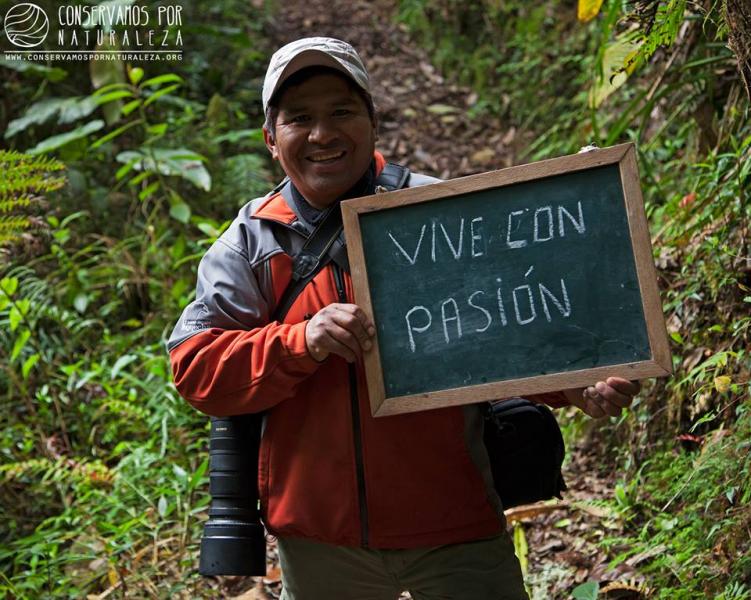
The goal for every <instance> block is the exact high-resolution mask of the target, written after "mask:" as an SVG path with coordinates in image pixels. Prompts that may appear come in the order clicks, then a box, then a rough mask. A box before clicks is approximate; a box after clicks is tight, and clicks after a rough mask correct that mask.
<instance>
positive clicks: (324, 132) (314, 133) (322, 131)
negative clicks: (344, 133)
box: [308, 119, 336, 145]
mask: <svg viewBox="0 0 751 600" xmlns="http://www.w3.org/2000/svg"><path fill="white" fill-rule="evenodd" d="M335 138H336V127H334V126H333V124H332V123H331V121H330V120H329V119H316V121H315V122H314V123H313V126H312V127H311V128H310V133H309V134H308V141H309V142H310V143H312V144H321V145H325V144H328V143H330V142H331V141H333V140H334V139H335Z"/></svg>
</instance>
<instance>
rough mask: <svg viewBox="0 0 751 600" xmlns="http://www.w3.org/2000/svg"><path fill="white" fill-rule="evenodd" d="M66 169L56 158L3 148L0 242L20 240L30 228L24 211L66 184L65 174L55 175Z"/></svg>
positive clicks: (0, 159)
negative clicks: (22, 234) (23, 233)
mask: <svg viewBox="0 0 751 600" xmlns="http://www.w3.org/2000/svg"><path fill="white" fill-rule="evenodd" d="M64 169H65V165H64V164H63V163H62V162H60V161H59V160H57V159H54V158H50V157H47V156H31V155H29V154H23V153H21V152H17V151H15V150H0V245H3V246H5V245H8V244H10V243H13V242H15V241H17V240H18V239H20V234H21V232H23V231H25V230H27V229H29V228H30V227H31V225H32V224H33V223H32V219H31V218H30V217H29V216H28V215H27V214H24V212H28V210H26V209H28V208H29V207H30V206H31V205H32V204H34V203H35V201H41V200H43V195H44V194H47V193H50V192H52V191H54V190H57V189H60V188H61V187H63V185H65V177H63V176H61V175H56V173H58V172H60V171H62V170H64Z"/></svg>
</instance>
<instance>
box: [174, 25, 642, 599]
mask: <svg viewBox="0 0 751 600" xmlns="http://www.w3.org/2000/svg"><path fill="white" fill-rule="evenodd" d="M263 106H264V111H265V114H266V124H265V126H264V137H265V140H266V145H267V146H268V148H269V151H270V152H271V155H272V157H273V158H274V159H275V160H278V161H279V163H280V164H281V166H282V168H283V169H284V171H285V173H286V174H287V175H288V180H287V181H286V182H285V183H284V185H282V186H280V187H279V188H278V189H277V190H274V191H272V192H270V193H269V194H268V195H267V196H265V197H263V198H258V199H256V200H253V201H251V202H249V203H248V204H246V205H245V206H244V207H243V208H242V209H241V210H240V213H239V215H238V216H237V218H236V219H235V220H234V221H233V223H232V225H231V226H230V227H229V229H228V230H227V231H226V232H225V233H224V234H223V235H222V236H221V237H220V238H219V240H217V242H216V243H215V244H214V245H213V246H212V247H211V248H210V249H209V251H208V252H207V253H206V255H205V256H204V258H203V259H202V261H201V264H200V266H199V272H198V286H197V289H196V299H195V301H194V302H193V303H191V304H190V305H189V306H188V307H187V308H186V309H185V311H184V313H183V315H182V317H181V318H180V320H179V321H178V323H177V325H176V327H175V330H174V332H173V334H172V337H171V338H170V341H169V349H170V356H171V360H172V368H173V374H174V379H175V383H176V385H177V388H178V390H179V391H180V393H181V394H182V395H183V396H184V397H185V398H186V399H187V400H188V401H189V402H190V403H191V404H192V405H193V406H195V407H196V408H198V409H199V410H201V411H203V412H205V413H207V414H210V415H217V416H224V415H238V414H245V413H254V412H260V411H265V414H266V420H265V426H264V430H263V436H262V440H261V449H260V460H259V481H258V485H259V492H260V498H261V510H262V514H263V519H264V523H265V525H266V527H267V528H268V530H269V531H270V532H271V533H272V534H274V535H276V536H277V539H278V546H279V553H280V559H281V563H282V564H281V566H282V581H283V586H284V591H283V594H282V598H285V599H287V600H300V599H302V600H318V599H321V600H323V599H326V600H329V599H336V600H348V599H352V600H355V599H357V600H370V599H372V600H380V599H383V600H386V599H388V600H394V599H395V598H397V597H398V595H399V593H400V592H401V591H402V590H409V591H410V592H411V594H412V596H413V597H414V598H415V599H424V600H432V599H438V598H442V599H446V598H449V599H457V600H463V599H472V600H490V599H493V600H498V599H510V600H521V599H524V598H526V597H527V596H526V593H525V591H524V585H523V581H522V577H521V571H520V568H519V563H518V561H517V560H516V558H515V556H514V552H513V546H512V543H511V541H510V539H509V537H508V535H507V533H506V527H505V522H504V518H503V507H502V506H501V503H500V500H499V498H498V495H497V494H496V492H495V490H494V487H493V481H492V476H491V474H490V468H489V463H488V455H487V451H486V450H485V447H484V445H483V441H482V440H483V436H482V430H483V421H482V415H481V409H480V407H479V406H478V405H470V406H460V407H450V408H444V409H439V410H432V411H427V412H421V413H412V414H406V415H396V416H391V417H386V418H379V419H374V418H373V417H371V415H370V409H369V401H368V397H367V387H366V384H365V377H364V370H363V365H362V360H361V359H362V355H363V353H364V352H367V351H368V350H369V349H370V348H371V346H372V343H373V335H374V333H375V329H374V326H373V323H372V322H371V321H370V319H369V318H368V317H367V316H366V315H365V313H364V312H363V311H362V310H361V309H360V308H359V307H358V306H356V305H355V304H354V303H353V300H352V299H353V291H352V284H351V280H350V277H349V274H348V273H347V263H346V254H345V252H344V245H345V241H344V240H343V239H342V236H341V235H340V236H339V238H338V239H337V240H335V241H334V242H333V244H332V246H331V250H330V254H331V256H332V258H333V260H332V261H331V262H329V263H328V264H327V265H326V266H325V268H323V269H321V270H320V271H319V272H318V273H317V275H315V277H314V278H313V279H312V280H311V281H310V282H309V283H308V284H307V285H306V286H305V287H304V289H302V291H301V293H300V294H299V295H298V296H297V297H296V299H295V301H294V303H293V304H292V305H291V307H290V309H289V311H288V312H287V313H286V315H283V316H282V317H279V318H276V317H275V316H274V313H275V311H276V310H277V308H278V304H279V303H280V301H281V299H282V298H283V296H284V292H285V290H286V289H287V287H288V285H289V283H290V280H291V278H292V272H293V259H292V258H291V256H290V254H291V255H296V254H297V253H298V252H299V251H300V249H301V247H302V246H303V243H304V241H305V239H306V238H307V237H308V236H310V235H311V232H312V231H313V230H314V229H315V228H316V227H317V226H318V225H319V224H320V223H321V221H325V220H326V219H327V218H328V217H327V215H328V213H329V209H330V210H335V211H338V210H339V208H338V206H337V203H338V202H339V201H340V200H342V199H344V198H351V197H357V196H364V195H369V194H373V193H374V192H375V191H376V189H377V187H378V186H380V185H382V184H383V183H384V181H385V180H384V177H385V176H386V172H387V167H386V162H385V160H384V158H383V156H382V155H381V154H380V153H378V152H377V151H375V141H376V128H377V121H376V117H375V111H374V108H373V101H372V99H371V95H370V82H369V79H368V75H367V73H366V71H365V68H364V66H363V64H362V62H361V60H360V58H359V56H358V55H357V53H356V52H355V50H354V49H353V48H352V47H351V46H350V45H349V44H346V43H345V42H342V41H340V40H335V39H331V38H306V39H302V40H298V41H296V42H293V43H291V44H288V45H287V46H284V47H283V48H281V49H280V50H278V51H277V52H276V53H275V54H274V56H273V57H272V59H271V63H270V65H269V69H268V72H267V74H266V79H265V81H264V88H263ZM401 173H403V175H404V176H403V177H401V178H400V181H399V183H400V184H401V185H404V186H407V187H410V186H416V185H424V184H427V183H431V182H434V181H436V180H435V179H433V178H430V177H426V176H424V175H418V174H415V173H412V174H409V173H408V172H407V171H401ZM394 187H398V186H394ZM395 292H396V293H398V290H395ZM502 351H503V350H502V349H499V352H502ZM638 389H639V386H638V384H635V383H631V382H628V381H625V380H622V379H617V378H608V379H607V381H604V382H599V383H597V385H596V386H593V387H592V388H589V389H588V390H568V391H565V392H560V393H557V394H548V395H545V396H541V397H539V398H538V400H540V401H544V402H548V403H549V404H552V405H562V404H568V403H571V404H575V405H577V406H579V407H580V408H581V409H582V410H584V412H586V413H587V414H590V415H592V416H596V417H600V416H605V415H617V414H619V413H620V412H621V409H622V408H623V407H625V406H628V405H629V404H630V402H631V400H632V398H633V396H634V394H636V393H637V392H638Z"/></svg>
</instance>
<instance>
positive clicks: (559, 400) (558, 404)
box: [528, 392, 571, 408]
mask: <svg viewBox="0 0 751 600" xmlns="http://www.w3.org/2000/svg"><path fill="white" fill-rule="evenodd" d="M528 400H531V401H532V402H537V403H539V404H547V405H548V406H549V407H550V408H562V407H564V406H569V405H570V404H571V403H570V402H569V401H568V400H567V399H566V396H565V394H564V393H563V392H549V393H547V394H535V395H534V396H529V398H528Z"/></svg>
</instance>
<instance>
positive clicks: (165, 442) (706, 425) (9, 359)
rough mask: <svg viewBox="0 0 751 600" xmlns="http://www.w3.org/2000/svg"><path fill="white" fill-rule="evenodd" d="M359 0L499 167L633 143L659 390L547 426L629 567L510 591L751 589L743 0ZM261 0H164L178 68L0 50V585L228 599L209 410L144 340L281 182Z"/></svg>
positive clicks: (697, 592) (6, 594)
mask: <svg viewBox="0 0 751 600" xmlns="http://www.w3.org/2000/svg"><path fill="white" fill-rule="evenodd" d="M124 2H125V3H126V4H132V0H131V1H130V2H128V0H124ZM372 4H374V5H383V6H382V10H381V13H384V14H388V15H389V18H390V19H391V23H392V24H393V25H394V26H395V27H398V28H399V30H400V31H403V32H406V35H407V36H408V37H409V39H410V40H411V41H412V43H413V44H414V45H415V46H417V47H420V48H421V49H423V50H424V51H425V52H426V55H427V56H428V57H429V59H430V60H431V61H432V63H433V65H434V66H435V68H436V69H437V71H438V72H439V73H440V74H441V76H442V77H443V78H444V79H445V81H446V82H447V84H446V85H447V86H448V85H449V83H450V84H451V85H454V84H455V85H461V86H465V87H466V88H467V89H470V90H471V91H472V103H471V106H470V107H469V108H468V110H467V111H466V114H462V115H461V116H460V117H459V118H460V119H466V121H467V122H468V123H484V122H488V123H491V122H492V123H498V122H500V123H503V126H504V128H505V129H506V131H511V130H513V131H514V132H515V134H514V135H513V136H505V137H504V140H505V142H503V143H505V144H506V145H508V146H513V148H514V156H515V158H514V161H515V162H516V163H524V162H531V161H535V160H540V159H544V158H551V157H556V156H561V155H564V154H570V153H574V152H577V151H578V150H579V149H580V147H582V146H584V145H586V144H590V143H594V144H597V145H598V146H600V147H605V146H610V145H613V144H617V143H622V142H634V143H635V144H636V146H637V149H638V156H639V169H640V173H641V179H642V188H643V193H644V198H645V203H646V210H647V214H648V217H649V220H650V228H651V233H652V241H653V246H654V259H655V263H656V265H657V267H658V273H659V280H660V281H659V282H660V289H661V294H662V300H663V307H664V313H665V318H666V322H667V328H668V332H669V336H670V340H671V349H672V353H673V367H674V375H673V376H672V377H671V378H669V379H661V380H656V381H651V382H646V383H645V385H644V388H643V391H642V393H641V394H640V396H639V397H638V399H637V401H636V403H635V405H634V406H633V407H632V409H630V410H628V411H626V412H625V413H624V415H623V416H622V417H621V418H618V419H612V420H610V421H606V422H603V423H598V424H596V425H593V424H592V423H591V422H589V421H588V420H587V419H585V418H583V417H582V416H580V415H576V414H575V412H574V411H570V412H569V411H561V412H560V420H561V423H562V425H563V428H564V430H565V434H566V437H567V441H568V443H569V445H570V446H572V447H573V446H575V445H576V446H580V447H581V448H583V449H584V452H585V453H586V454H588V455H589V456H590V457H594V458H596V461H595V462H593V463H592V464H598V465H600V471H601V474H603V476H605V477H606V478H607V479H608V481H610V482H612V489H610V490H609V493H608V494H606V495H605V496H600V497H597V498H593V499H592V501H591V505H592V506H593V507H595V508H597V509H598V510H601V511H602V512H603V514H607V515H608V516H609V519H610V520H611V521H612V523H613V525H612V527H609V528H607V531H606V533H605V535H604V536H603V537H602V539H600V541H599V544H601V546H602V548H603V549H604V550H605V551H606V552H607V553H608V556H609V558H610V567H611V568H613V569H615V570H617V569H618V568H619V567H623V568H625V566H628V568H629V573H631V574H632V575H633V573H634V572H638V577H637V578H633V577H632V578H631V579H628V578H626V579H628V581H627V580H625V579H624V585H623V586H621V588H620V590H621V591H620V593H621V595H616V591H611V592H609V591H608V590H607V589H605V588H604V587H603V588H602V589H600V587H601V586H600V585H599V584H598V582H596V581H594V580H592V581H589V582H587V581H577V582H576V585H570V586H569V587H568V588H567V589H560V586H558V587H556V586H557V585H558V584H555V583H554V582H553V579H552V577H553V576H552V575H550V577H549V578H548V579H545V574H544V573H543V574H542V575H541V574H540V573H539V572H538V573H537V574H535V573H534V571H535V568H536V567H535V564H534V563H532V562H530V563H529V564H526V563H527V561H526V560H524V561H523V563H525V566H526V570H527V575H528V577H529V578H530V586H531V587H530V589H532V583H531V582H532V579H533V578H534V577H537V579H536V581H537V584H535V585H536V586H537V587H535V596H534V597H539V598H546V597H550V598H568V597H575V598H578V599H582V598H597V597H598V596H599V597H601V598H616V597H617V598H627V597H633V598H641V597H645V598H646V597H654V598H661V599H670V600H689V599H690V600H693V599H696V600H699V599H705V598H713V599H716V600H743V599H745V600H749V599H751V477H750V476H749V473H751V395H750V394H749V390H751V383H750V382H749V374H750V373H751V354H750V350H749V348H750V347H751V344H750V342H751V248H750V241H749V235H750V233H751V232H750V229H749V228H750V223H751V219H750V218H749V217H751V198H749V194H750V193H751V191H750V189H749V188H750V187H751V8H749V5H748V3H747V2H745V1H744V0H696V1H693V2H689V1H688V0H633V1H632V0H628V1H627V0H579V3H578V11H577V10H576V9H575V8H574V4H573V3H569V2H560V1H556V0H530V1H527V2H522V1H521V0H510V1H507V2H498V1H497V0H480V1H478V2H469V3H466V2H459V1H458V0H398V1H397V2H388V1H384V2H374V3H372ZM40 5H42V6H47V4H44V3H43V2H40ZM315 5H316V6H323V5H324V4H322V3H316V4H315ZM50 6H51V3H50ZM285 10H286V8H285V4H284V3H274V2H265V3H264V2H240V1H238V0H217V2H214V3H211V4H206V3H185V4H184V7H183V21H182V25H181V29H182V35H183V37H184V38H185V39H190V40H191V42H190V47H189V48H186V52H185V53H184V59H183V60H182V61H174V62H168V61H162V62H139V61H131V62H121V61H91V62H89V63H86V62H61V61H49V62H47V63H45V64H43V63H32V62H25V61H11V60H7V59H3V58H0V73H1V74H2V78H1V79H0V94H1V95H2V98H1V101H0V132H2V148H3V150H0V356H1V357H2V358H0V404H1V405H2V408H1V410H0V482H1V484H0V598H31V599H37V598H58V597H59V598H66V597H70V598H84V597H87V596H88V597H92V598H105V597H112V598H117V597H133V598H151V597H153V598H173V597H185V598H194V597H216V596H217V595H218V594H220V593H228V591H227V590H228V589H230V583H229V582H226V581H224V582H222V581H212V580H203V579H201V577H200V576H199V575H198V573H197V570H196V564H197V551H198V541H199V539H200V534H201V522H202V520H203V519H205V516H206V515H205V513H206V508H207V505H208V503H209V496H208V484H207V465H208V454H207V441H208V437H207V419H206V418H205V417H204V416H202V415H200V414H199V413H197V412H196V411H194V410H193V409H191V408H190V407H189V406H188V405H187V404H186V403H185V402H184V401H183V400H182V399H181V398H180V397H179V395H178V394H177V391H176V389H175V387H174V385H173V384H172V382H171V372H170V365H169V359H168V356H167V354H166V350H165V341H166V339H167V337H168V335H169V333H170V331H171V328H172V326H173V324H174V322H175V320H176V318H177V316H178V315H179V314H180V312H181V310H182V309H183V308H184V307H185V306H186V305H187V303H189V302H190V300H191V298H192V295H193V292H194V284H195V274H196V267H197V264H198V260H199V259H200V257H201V255H202V254H203V253H204V252H205V250H206V249H207V247H208V246H209V245H210V244H211V243H212V242H213V241H214V240H215V239H216V238H217V237H218V236H219V235H220V234H221V232H222V231H223V230H224V228H226V227H227V225H228V224H229V222H230V221H231V219H232V218H233V217H234V216H235V214H236V212H237V210H238V209H239V207H240V206H242V205H243V204H244V203H245V202H247V201H248V200H249V199H251V198H253V197H255V196H258V195H261V194H263V193H265V192H266V191H267V190H268V189H269V187H270V186H271V185H273V184H274V183H275V182H276V181H277V180H278V179H279V176H280V172H279V171H278V169H277V168H276V167H275V166H274V165H272V164H271V161H270V159H269V157H268V152H267V150H266V148H265V146H264V144H263V138H262V133H261V130H260V126H261V123H262V115H261V114H260V87H261V82H262V78H263V73H264V71H265V67H266V64H267V62H268V58H269V56H270V52H272V51H273V50H274V48H275V46H274V43H273V34H274V32H275V31H276V30H275V28H274V27H275V25H274V24H275V22H276V21H277V19H278V18H279V15H280V13H281V12H283V11H285ZM381 13H379V14H381ZM309 33H310V34H315V33H317V32H315V31H311V32H309ZM350 41H352V42H353V43H354V45H355V46H357V40H350ZM3 43H5V41H4V42H3ZM3 47H4V48H5V46H3ZM405 60H409V58H406V59H405ZM366 62H367V61H366ZM438 106H440V105H438ZM444 108H445V107H444ZM449 108H450V107H449ZM450 112H451V111H450V110H442V109H438V108H436V109H435V110H434V111H432V113H433V117H434V118H435V120H436V121H437V122H438V123H439V125H440V123H441V119H443V118H445V117H447V116H452V117H455V115H454V114H449V113H450ZM401 118H403V119H404V120H405V122H408V121H409V120H410V118H411V117H410V115H409V114H406V115H402V117H401ZM445 122H446V123H449V122H450V121H448V120H447V121H445ZM462 150H466V152H467V153H473V154H474V155H476V154H477V153H478V152H479V153H482V152H485V153H486V154H484V155H483V157H484V159H488V163H487V164H490V165H492V164H493V162H492V161H493V156H494V154H493V153H494V151H495V149H493V148H490V154H489V155H488V154H487V152H488V149H487V148H484V147H468V148H462ZM387 158H388V157H387ZM498 166H502V165H500V164H497V165H496V167H492V166H486V167H485V170H489V169H490V168H497V167H498ZM434 174H435V175H439V176H441V175H443V174H442V173H434ZM332 493H333V491H332ZM559 525H560V524H559ZM560 526H561V527H565V523H563V524H562V525H560ZM515 539H516V541H517V551H518V552H521V553H524V552H525V550H524V546H525V545H526V543H523V542H524V540H523V528H522V529H518V530H517V534H516V535H515ZM541 581H548V582H549V583H548V584H545V585H548V586H549V587H548V588H547V591H545V590H544V589H543V588H544V585H543V584H541V583H540V582H541ZM567 581H568V580H567ZM272 583H278V579H277V580H276V582H273V581H272ZM235 584H236V582H235ZM233 585H234V584H233ZM541 585H543V587H542V588H541V587H540V586H541ZM253 589H254V590H256V594H257V595H256V596H247V597H248V598H250V597H257V598H262V597H264V596H263V595H262V594H267V596H265V597H271V594H273V593H274V589H276V590H278V586H277V587H276V588H274V586H273V585H272V586H271V587H268V586H267V587H266V588H265V589H266V591H263V590H264V588H263V586H261V587H256V588H253ZM540 590H542V591H540ZM629 590H630V591H629ZM627 593H631V594H632V595H631V596H627V595H623V594H627ZM546 594H547V595H546ZM609 594H610V595H609Z"/></svg>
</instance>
